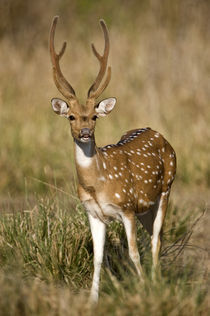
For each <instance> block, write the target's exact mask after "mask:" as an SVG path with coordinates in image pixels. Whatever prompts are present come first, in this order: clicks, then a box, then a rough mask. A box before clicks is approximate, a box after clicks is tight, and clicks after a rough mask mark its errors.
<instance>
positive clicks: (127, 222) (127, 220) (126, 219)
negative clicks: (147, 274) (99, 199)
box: [122, 213, 143, 278]
mask: <svg viewBox="0 0 210 316" xmlns="http://www.w3.org/2000/svg"><path fill="white" fill-rule="evenodd" d="M122 220H123V224H124V227H125V232H126V236H127V241H128V251H129V256H130V258H131V260H132V262H133V264H134V266H135V268H136V270H137V273H138V275H139V277H140V278H142V277H143V274H142V267H141V263H140V255H139V251H138V246H137V239H136V221H135V213H129V214H124V215H123V216H122Z"/></svg>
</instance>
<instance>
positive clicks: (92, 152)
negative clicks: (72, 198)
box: [74, 140, 103, 186]
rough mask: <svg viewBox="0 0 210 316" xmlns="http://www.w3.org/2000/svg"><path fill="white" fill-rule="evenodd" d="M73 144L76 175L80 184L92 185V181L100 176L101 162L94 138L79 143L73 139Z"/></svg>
mask: <svg viewBox="0 0 210 316" xmlns="http://www.w3.org/2000/svg"><path fill="white" fill-rule="evenodd" d="M74 144H75V162H76V168H77V175H78V178H79V182H80V184H83V185H85V186H91V185H93V183H92V182H93V181H94V182H96V179H99V178H101V177H102V176H103V175H102V168H101V165H102V162H101V157H100V155H99V152H98V149H97V147H96V144H95V140H92V141H90V142H88V143H81V142H78V141H77V140H74Z"/></svg>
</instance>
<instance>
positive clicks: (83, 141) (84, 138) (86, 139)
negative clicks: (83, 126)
mask: <svg viewBox="0 0 210 316" xmlns="http://www.w3.org/2000/svg"><path fill="white" fill-rule="evenodd" d="M80 141H81V142H82V143H88V142H89V141H91V138H90V137H81V138H80Z"/></svg>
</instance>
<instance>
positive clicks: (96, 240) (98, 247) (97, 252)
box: [88, 214, 106, 303]
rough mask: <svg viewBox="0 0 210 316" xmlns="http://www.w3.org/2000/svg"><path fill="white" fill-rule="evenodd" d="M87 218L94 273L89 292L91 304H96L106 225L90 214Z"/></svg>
mask: <svg viewBox="0 0 210 316" xmlns="http://www.w3.org/2000/svg"><path fill="white" fill-rule="evenodd" d="M88 217H89V222H90V228H91V233H92V237H93V249H94V273H93V281H92V287H91V292H90V300H91V302H93V303H96V302H97V301H98V291H99V281H100V271H101V264H102V261H103V254H104V243H105V232H106V225H105V224H104V223H103V222H101V221H100V220H99V219H98V218H94V217H93V216H92V215H91V214H88Z"/></svg>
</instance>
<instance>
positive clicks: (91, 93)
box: [88, 20, 111, 99]
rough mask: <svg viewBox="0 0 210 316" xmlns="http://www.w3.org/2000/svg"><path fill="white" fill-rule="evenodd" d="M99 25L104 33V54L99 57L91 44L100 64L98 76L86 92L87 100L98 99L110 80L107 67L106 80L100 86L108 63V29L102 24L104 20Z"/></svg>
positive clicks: (109, 69)
mask: <svg viewBox="0 0 210 316" xmlns="http://www.w3.org/2000/svg"><path fill="white" fill-rule="evenodd" d="M100 25H101V28H102V30H103V33H104V40H105V46H104V53H103V55H102V56H101V55H100V54H99V53H98V52H97V50H96V48H95V46H94V44H91V46H92V50H93V53H94V55H95V56H96V58H97V59H98V61H99V63H100V69H99V72H98V75H97V77H96V80H95V81H94V83H93V84H92V85H91V87H90V89H89V90H88V97H89V98H95V99H97V98H98V97H99V95H100V94H101V93H102V92H103V91H104V90H105V89H106V87H107V86H108V84H109V81H110V79H111V67H108V70H107V75H106V79H105V81H104V83H103V84H102V85H101V86H100V84H101V81H102V79H103V77H104V75H105V73H106V68H107V61H108V56H109V34H108V29H107V27H106V24H105V22H104V20H100Z"/></svg>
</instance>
